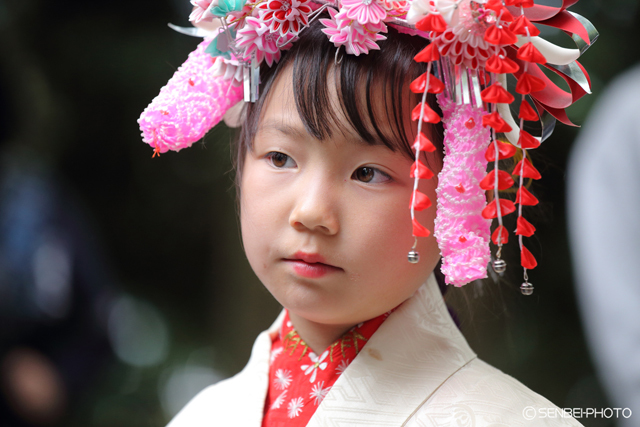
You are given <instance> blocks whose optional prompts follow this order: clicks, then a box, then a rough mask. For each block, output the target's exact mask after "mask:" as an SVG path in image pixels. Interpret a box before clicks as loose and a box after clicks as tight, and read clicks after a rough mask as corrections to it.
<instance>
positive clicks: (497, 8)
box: [484, 0, 513, 22]
mask: <svg viewBox="0 0 640 427" xmlns="http://www.w3.org/2000/svg"><path fill="white" fill-rule="evenodd" d="M484 7H485V8H486V9H491V10H493V11H494V12H495V13H496V15H500V12H501V11H502V15H500V20H501V21H504V22H511V21H513V15H511V13H510V12H509V10H507V8H506V7H504V6H503V5H502V0H489V1H488V2H486V3H485V4H484Z"/></svg>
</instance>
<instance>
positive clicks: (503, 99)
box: [480, 83, 515, 104]
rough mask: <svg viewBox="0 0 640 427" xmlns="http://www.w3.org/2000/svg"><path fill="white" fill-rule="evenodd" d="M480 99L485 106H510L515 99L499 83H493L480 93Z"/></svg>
mask: <svg viewBox="0 0 640 427" xmlns="http://www.w3.org/2000/svg"><path fill="white" fill-rule="evenodd" d="M480 98H482V100H483V101H484V102H486V103H487V104H496V103H502V104H511V103H512V102H513V100H514V99H515V98H514V97H513V95H511V94H510V93H509V92H507V91H506V90H505V88H503V87H502V85H501V84H500V83H494V84H492V85H491V86H489V87H488V88H486V89H485V90H483V91H482V92H480Z"/></svg>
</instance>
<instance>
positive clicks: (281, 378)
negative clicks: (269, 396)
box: [274, 369, 291, 390]
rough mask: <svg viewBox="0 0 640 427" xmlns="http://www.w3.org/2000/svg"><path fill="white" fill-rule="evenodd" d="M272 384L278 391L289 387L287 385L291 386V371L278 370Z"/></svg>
mask: <svg viewBox="0 0 640 427" xmlns="http://www.w3.org/2000/svg"><path fill="white" fill-rule="evenodd" d="M274 383H275V384H274V385H275V386H276V388H277V389H278V390H284V389H285V388H287V387H289V384H291V371H287V370H285V369H278V370H277V371H276V379H275V380H274Z"/></svg>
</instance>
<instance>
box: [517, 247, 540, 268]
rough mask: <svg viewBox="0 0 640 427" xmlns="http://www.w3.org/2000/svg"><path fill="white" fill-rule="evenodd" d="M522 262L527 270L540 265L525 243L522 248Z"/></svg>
mask: <svg viewBox="0 0 640 427" xmlns="http://www.w3.org/2000/svg"><path fill="white" fill-rule="evenodd" d="M520 264H521V265H522V267H524V268H526V269H527V270H532V269H534V268H536V266H537V265H538V262H537V261H536V259H535V258H534V257H533V255H531V252H529V249H527V248H526V247H525V246H524V245H522V250H521V251H520Z"/></svg>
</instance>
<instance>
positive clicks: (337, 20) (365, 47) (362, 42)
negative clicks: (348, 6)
mask: <svg viewBox="0 0 640 427" xmlns="http://www.w3.org/2000/svg"><path fill="white" fill-rule="evenodd" d="M328 10H329V14H330V15H331V19H321V20H320V22H322V24H323V25H324V26H325V27H326V28H323V29H322V32H323V33H325V34H326V35H328V36H329V40H330V41H331V42H332V43H333V44H334V45H335V46H336V47H340V46H344V47H345V50H346V51H347V53H348V54H351V55H356V56H358V55H360V54H361V53H364V54H367V53H369V50H379V49H380V47H379V46H378V45H377V44H376V41H379V40H385V39H386V37H385V36H383V35H382V34H379V33H381V32H383V33H386V32H387V26H386V25H385V24H384V23H383V22H379V23H378V24H366V25H362V24H360V23H359V22H357V21H354V20H352V19H349V18H348V17H347V12H346V11H345V10H342V11H340V12H336V11H335V10H334V9H331V8H329V9H328Z"/></svg>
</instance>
